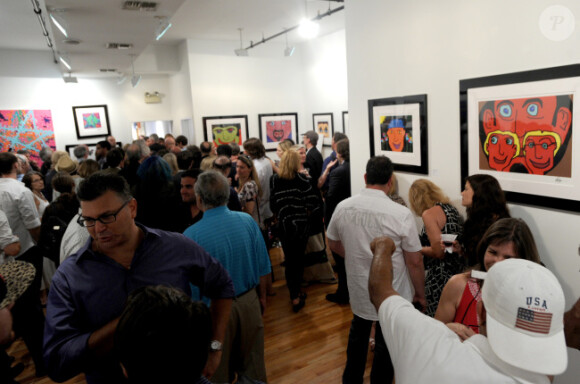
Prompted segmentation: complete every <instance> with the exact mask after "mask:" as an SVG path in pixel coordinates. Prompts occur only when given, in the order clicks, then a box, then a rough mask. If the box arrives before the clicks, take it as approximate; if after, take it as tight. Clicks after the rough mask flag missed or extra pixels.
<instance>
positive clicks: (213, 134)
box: [203, 115, 248, 147]
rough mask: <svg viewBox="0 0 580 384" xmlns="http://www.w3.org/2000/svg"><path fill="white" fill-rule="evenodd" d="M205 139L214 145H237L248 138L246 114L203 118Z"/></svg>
mask: <svg viewBox="0 0 580 384" xmlns="http://www.w3.org/2000/svg"><path fill="white" fill-rule="evenodd" d="M203 127H204V130H203V135H204V139H205V141H213V143H214V144H215V146H216V147H217V146H218V145H222V144H229V143H236V144H238V145H239V146H241V145H242V143H243V142H244V141H246V139H247V138H248V115H238V116H213V117H204V118H203Z"/></svg>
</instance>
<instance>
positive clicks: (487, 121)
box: [482, 109, 497, 135]
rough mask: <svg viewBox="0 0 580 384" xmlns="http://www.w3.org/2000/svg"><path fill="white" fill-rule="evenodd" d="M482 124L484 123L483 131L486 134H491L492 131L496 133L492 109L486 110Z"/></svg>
mask: <svg viewBox="0 0 580 384" xmlns="http://www.w3.org/2000/svg"><path fill="white" fill-rule="evenodd" d="M482 123H483V130H484V131H485V134H486V135H487V134H489V133H490V132H491V131H495V130H496V129H497V128H496V125H495V116H494V115H493V111H492V110H491V109H486V110H485V111H484V112H483V115H482Z"/></svg>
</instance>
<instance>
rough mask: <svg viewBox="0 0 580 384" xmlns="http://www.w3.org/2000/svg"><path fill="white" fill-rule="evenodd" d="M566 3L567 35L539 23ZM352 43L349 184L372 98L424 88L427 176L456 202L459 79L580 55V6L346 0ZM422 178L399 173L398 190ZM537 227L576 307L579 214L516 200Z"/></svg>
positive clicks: (572, 377)
mask: <svg viewBox="0 0 580 384" xmlns="http://www.w3.org/2000/svg"><path fill="white" fill-rule="evenodd" d="M553 4H560V5H564V6H567V7H568V8H569V9H570V10H571V11H572V12H573V13H574V15H575V16H576V18H577V19H576V30H575V31H574V33H573V34H572V36H571V37H570V38H568V39H567V40H565V41H561V42H553V41H550V40H548V39H546V38H545V37H544V36H543V35H542V33H541V31H540V29H539V26H538V19H539V17H540V14H541V13H542V11H543V10H544V9H545V8H546V7H548V6H550V5H553ZM345 6H346V48H347V68H348V100H349V112H350V129H351V130H350V138H351V154H353V155H351V159H352V160H351V163H352V165H351V172H352V183H353V191H357V190H359V189H360V188H362V187H363V184H364V183H363V174H364V166H365V164H366V161H367V160H368V158H369V155H370V149H369V132H368V112H367V101H368V100H370V99H377V98H384V97H396V96H406V95H416V94H427V98H428V102H427V106H428V108H427V111H428V131H429V132H428V139H429V140H428V141H429V175H428V176H427V177H428V178H430V179H431V180H432V181H434V182H435V183H436V184H438V185H439V186H441V187H442V188H443V189H444V190H445V191H446V193H447V194H448V195H449V196H450V198H451V199H452V200H454V202H460V191H461V185H460V184H461V183H460V164H459V158H460V141H459V139H460V135H459V81H460V80H462V79H470V78H475V77H482V76H490V75H497V74H504V73H510V72H518V71H526V70H533V69H540V68H547V67H555V66H561V65H567V64H575V63H578V62H580V28H579V25H580V3H579V2H578V1H572V0H562V1H559V2H557V3H554V2H553V1H545V0H537V1H533V2H530V1H526V0H513V1H503V0H486V1H483V0H477V1H454V0H441V1H436V2H434V1H429V0H415V1H408V2H402V1H396V0H367V1H353V0H351V1H348V0H347V1H346V5H345ZM420 177H423V176H421V175H417V174H411V173H399V181H400V193H401V195H403V196H405V197H406V195H407V193H408V188H409V186H410V184H411V183H412V182H413V181H414V180H415V179H417V178H420ZM510 209H511V213H512V215H513V216H514V217H521V218H523V219H524V220H525V221H526V222H527V223H528V225H529V226H530V227H531V229H532V231H533V233H534V236H535V238H536V241H537V243H538V247H539V251H540V255H541V257H542V260H543V262H544V263H545V264H546V265H547V267H548V268H549V269H550V270H552V271H553V272H554V273H555V274H556V276H557V277H558V278H559V280H560V281H561V283H562V285H563V288H564V291H565V294H566V300H567V306H568V307H569V306H571V305H572V304H573V302H574V301H575V299H577V298H578V297H580V257H579V255H578V248H579V243H580V215H579V214H578V213H574V212H566V211H555V210H550V209H543V208H538V207H530V206H522V205H517V204H511V205H510ZM569 356H570V362H569V368H568V371H567V372H566V374H564V375H562V376H560V377H558V378H557V379H556V382H557V383H577V382H578V377H579V375H580V364H579V363H580V352H578V351H572V350H570V352H569Z"/></svg>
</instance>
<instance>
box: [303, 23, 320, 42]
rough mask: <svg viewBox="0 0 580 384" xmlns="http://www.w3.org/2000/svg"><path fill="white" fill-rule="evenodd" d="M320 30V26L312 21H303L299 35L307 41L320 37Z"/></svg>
mask: <svg viewBox="0 0 580 384" xmlns="http://www.w3.org/2000/svg"><path fill="white" fill-rule="evenodd" d="M319 30H320V24H318V23H315V22H314V21H312V20H307V19H303V20H302V21H301V22H300V26H299V27H298V33H299V34H300V36H302V37H304V38H305V39H312V38H314V37H316V36H318V31H319Z"/></svg>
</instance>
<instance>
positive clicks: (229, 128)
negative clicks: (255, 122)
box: [212, 125, 240, 145]
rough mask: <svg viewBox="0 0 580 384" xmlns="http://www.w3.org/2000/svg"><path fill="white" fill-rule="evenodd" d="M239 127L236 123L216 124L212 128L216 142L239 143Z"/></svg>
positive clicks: (219, 143)
mask: <svg viewBox="0 0 580 384" xmlns="http://www.w3.org/2000/svg"><path fill="white" fill-rule="evenodd" d="M239 130H240V129H239V127H237V126H235V125H214V127H213V128H212V131H213V137H214V142H215V143H216V144H217V145H221V144H229V143H237V144H240V143H239V137H238V132H239Z"/></svg>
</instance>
